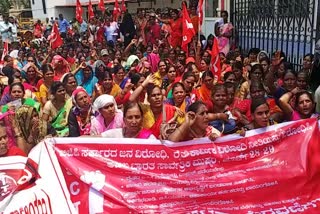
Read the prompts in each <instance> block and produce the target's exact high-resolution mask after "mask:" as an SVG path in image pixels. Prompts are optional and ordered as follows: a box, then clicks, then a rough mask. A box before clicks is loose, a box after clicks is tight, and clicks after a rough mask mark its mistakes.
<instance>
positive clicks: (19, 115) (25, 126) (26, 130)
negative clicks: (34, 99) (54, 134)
mask: <svg viewBox="0 0 320 214" xmlns="http://www.w3.org/2000/svg"><path fill="white" fill-rule="evenodd" d="M34 111H35V112H38V111H37V109H36V108H35V107H32V106H28V105H22V106H21V107H20V108H19V109H18V110H17V111H16V115H15V119H16V124H17V125H18V126H19V127H18V128H19V129H20V130H21V133H22V136H23V138H24V139H25V141H26V142H27V143H30V142H28V138H29V136H30V131H31V129H32V120H33V117H32V114H33V112H34ZM38 129H39V134H38V135H37V136H33V138H34V139H33V140H34V141H33V142H32V143H35V144H37V143H39V142H40V141H41V140H42V139H44V138H45V136H46V135H47V123H46V122H45V121H43V120H39V126H38Z"/></svg>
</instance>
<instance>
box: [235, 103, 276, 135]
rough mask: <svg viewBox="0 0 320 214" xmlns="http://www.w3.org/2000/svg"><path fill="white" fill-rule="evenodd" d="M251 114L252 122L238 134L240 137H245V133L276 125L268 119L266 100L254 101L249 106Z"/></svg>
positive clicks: (268, 109)
mask: <svg viewBox="0 0 320 214" xmlns="http://www.w3.org/2000/svg"><path fill="white" fill-rule="evenodd" d="M250 110H251V114H252V122H251V123H249V124H248V125H245V126H244V127H243V128H242V129H241V131H240V132H238V133H240V135H242V136H245V131H248V130H252V129H258V128H264V127H267V126H271V125H274V124H276V122H274V121H273V119H272V118H271V117H270V107H269V104H268V102H267V101H266V99H264V98H262V97H260V98H258V99H254V100H253V101H252V103H251V106H250Z"/></svg>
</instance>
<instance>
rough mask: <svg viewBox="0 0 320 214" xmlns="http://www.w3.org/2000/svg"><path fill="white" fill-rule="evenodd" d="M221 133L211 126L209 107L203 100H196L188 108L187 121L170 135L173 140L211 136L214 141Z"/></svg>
mask: <svg viewBox="0 0 320 214" xmlns="http://www.w3.org/2000/svg"><path fill="white" fill-rule="evenodd" d="M220 135H221V133H220V132H219V131H218V130H216V129H215V128H213V127H212V126H209V116H208V108H207V107H206V105H205V104H204V103H203V102H201V101H196V102H195V103H193V104H191V105H190V106H189V108H188V112H187V115H186V119H185V122H184V123H183V124H182V125H181V126H180V127H178V128H177V129H176V130H175V131H174V132H173V133H172V134H170V135H169V140H170V141H173V142H180V141H187V140H193V139H195V138H202V137H209V139H210V140H211V141H214V140H215V139H216V138H217V137H219V136H220Z"/></svg>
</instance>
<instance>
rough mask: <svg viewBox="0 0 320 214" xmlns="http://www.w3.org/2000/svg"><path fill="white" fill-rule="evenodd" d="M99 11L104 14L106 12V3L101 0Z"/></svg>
mask: <svg viewBox="0 0 320 214" xmlns="http://www.w3.org/2000/svg"><path fill="white" fill-rule="evenodd" d="M98 6H99V10H101V11H102V12H103V13H104V12H105V10H106V7H105V6H104V1H103V0H99V5H98Z"/></svg>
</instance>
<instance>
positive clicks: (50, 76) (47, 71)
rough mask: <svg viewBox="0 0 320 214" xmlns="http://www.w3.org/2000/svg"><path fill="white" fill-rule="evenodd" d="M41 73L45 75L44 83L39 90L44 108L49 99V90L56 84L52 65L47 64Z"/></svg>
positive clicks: (42, 67)
mask: <svg viewBox="0 0 320 214" xmlns="http://www.w3.org/2000/svg"><path fill="white" fill-rule="evenodd" d="M41 71H42V73H43V83H42V84H41V85H40V88H39V99H40V102H41V104H42V106H44V105H45V104H46V102H47V101H48V99H49V96H50V94H49V89H50V87H51V85H52V84H53V82H54V70H53V68H52V66H51V65H50V64H45V65H43V66H41Z"/></svg>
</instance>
